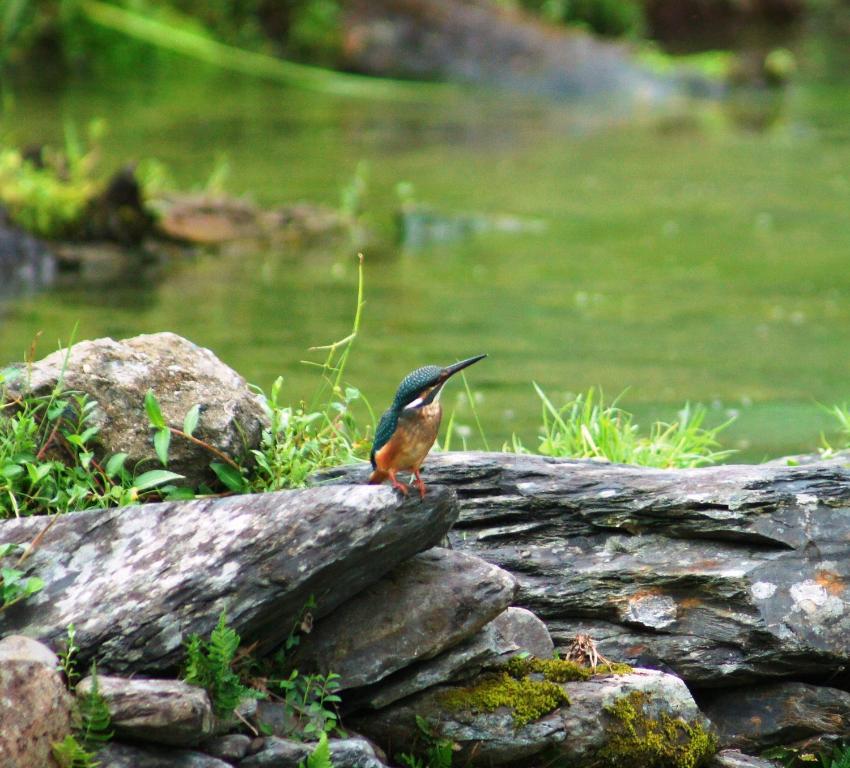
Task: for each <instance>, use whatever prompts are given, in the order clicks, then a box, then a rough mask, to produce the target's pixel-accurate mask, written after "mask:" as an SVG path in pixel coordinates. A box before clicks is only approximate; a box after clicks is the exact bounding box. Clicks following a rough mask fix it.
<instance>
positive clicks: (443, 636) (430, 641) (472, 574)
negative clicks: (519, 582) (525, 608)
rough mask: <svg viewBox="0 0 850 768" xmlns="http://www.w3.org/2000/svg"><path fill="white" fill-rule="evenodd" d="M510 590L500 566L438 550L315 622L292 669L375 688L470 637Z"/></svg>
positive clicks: (502, 603) (419, 557)
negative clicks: (332, 674) (335, 676)
mask: <svg viewBox="0 0 850 768" xmlns="http://www.w3.org/2000/svg"><path fill="white" fill-rule="evenodd" d="M515 592H516V580H515V579H514V578H513V576H511V575H510V574H509V573H507V572H506V571H503V570H502V569H501V568H497V567H496V566H495V565H490V563H487V562H485V561H484V560H481V558H478V557H474V556H472V555H467V554H464V553H462V552H453V551H452V550H448V549H441V548H439V547H437V548H434V549H431V550H428V551H427V552H422V553H421V554H419V555H416V556H415V557H413V558H411V559H410V560H408V561H407V562H405V563H402V564H401V565H399V566H397V567H396V568H394V569H393V570H392V571H391V572H390V573H388V574H387V575H386V576H384V578H382V579H380V580H379V581H377V582H375V583H374V584H372V585H370V586H369V587H367V588H366V589H364V590H363V591H362V592H360V593H359V594H358V595H356V596H355V597H354V598H352V599H351V600H349V601H347V602H346V603H345V604H344V605H341V606H340V607H339V608H337V609H336V610H335V611H334V612H333V613H332V614H331V615H329V616H327V617H326V618H324V619H322V620H321V621H319V622H318V623H317V624H316V625H315V627H314V628H313V631H312V632H311V634H310V635H309V636H308V637H306V638H304V640H303V641H302V644H301V646H300V647H299V649H298V654H297V656H296V658H295V660H294V661H293V664H294V665H295V666H296V667H298V668H299V669H300V670H302V671H303V670H304V669H305V667H312V668H318V669H319V671H321V672H323V673H325V674H327V673H328V672H335V673H336V674H338V675H339V676H340V678H339V683H340V690H342V689H345V688H356V687H358V686H362V685H368V684H370V683H376V682H378V681H379V680H383V679H384V678H385V677H387V676H388V675H390V674H392V673H393V672H396V671H398V670H399V669H402V668H403V667H407V666H409V665H410V664H413V663H414V662H417V661H424V660H426V659H430V658H432V657H434V656H436V655H437V654H438V653H440V652H441V651H444V650H445V649H447V648H451V647H452V646H454V645H457V643H459V642H461V641H462V640H465V639H466V638H468V637H470V636H471V635H473V634H475V633H476V632H477V631H478V630H479V629H481V627H483V626H484V625H485V624H486V623H487V622H489V621H490V620H491V619H494V618H495V617H496V616H497V615H498V614H500V613H501V612H502V611H504V610H505V608H507V607H508V606H509V605H510V603H511V600H512V599H513V597H514V594H515Z"/></svg>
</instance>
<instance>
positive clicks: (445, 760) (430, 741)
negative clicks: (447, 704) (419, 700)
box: [397, 715, 455, 768]
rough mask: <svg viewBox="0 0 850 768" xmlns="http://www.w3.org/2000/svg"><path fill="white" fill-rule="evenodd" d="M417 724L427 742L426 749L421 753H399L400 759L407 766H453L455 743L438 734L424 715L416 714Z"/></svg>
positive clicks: (444, 767) (437, 767)
mask: <svg viewBox="0 0 850 768" xmlns="http://www.w3.org/2000/svg"><path fill="white" fill-rule="evenodd" d="M416 726H417V727H418V728H419V732H420V733H421V735H422V739H423V741H424V742H425V748H424V750H423V751H422V753H421V754H410V753H407V752H402V753H401V754H400V755H397V759H398V761H399V762H400V763H401V764H402V765H405V766H407V768H452V756H453V754H454V750H455V743H454V742H453V741H452V740H451V739H445V738H442V737H440V736H439V735H437V733H436V732H435V731H434V729H433V728H432V727H431V724H430V723H429V722H428V721H427V720H426V719H425V718H424V717H420V716H419V715H416Z"/></svg>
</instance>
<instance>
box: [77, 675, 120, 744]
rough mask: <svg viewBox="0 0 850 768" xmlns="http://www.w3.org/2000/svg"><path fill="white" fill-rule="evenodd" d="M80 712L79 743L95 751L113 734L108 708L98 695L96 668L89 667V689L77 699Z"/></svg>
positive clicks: (101, 696)
mask: <svg viewBox="0 0 850 768" xmlns="http://www.w3.org/2000/svg"><path fill="white" fill-rule="evenodd" d="M78 702H79V711H80V731H79V734H78V735H79V741H80V743H81V744H82V745H83V747H85V749H87V750H92V749H94V750H96V749H98V748H99V747H101V746H103V744H105V743H106V742H107V741H109V740H110V739H111V738H112V736H113V732H112V730H111V728H110V725H111V723H110V717H109V707H108V706H107V704H106V699H104V698H103V695H102V694H101V693H100V689H99V684H98V678H97V666H96V665H95V663H94V662H92V665H91V688H89V690H88V692H87V693H86V694H84V695H83V696H81V697H79V698H78Z"/></svg>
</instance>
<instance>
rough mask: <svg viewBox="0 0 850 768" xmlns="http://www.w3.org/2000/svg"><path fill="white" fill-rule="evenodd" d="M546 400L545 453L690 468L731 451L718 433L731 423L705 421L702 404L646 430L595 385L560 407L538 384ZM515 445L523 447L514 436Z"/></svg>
mask: <svg viewBox="0 0 850 768" xmlns="http://www.w3.org/2000/svg"><path fill="white" fill-rule="evenodd" d="M534 389H535V391H536V392H537V395H538V397H539V398H540V400H541V402H542V405H543V429H542V434H541V437H540V445H539V447H538V452H539V453H541V454H543V455H544V456H557V457H569V458H576V459H605V460H607V461H612V462H617V463H619V464H639V465H641V466H645V467H660V468H663V469H669V468H680V469H681V468H689V467H700V466H705V465H708V464H716V463H717V462H719V461H722V460H724V459H726V458H728V457H729V456H730V455H731V454H732V453H733V452H732V451H728V450H720V443H719V442H718V440H717V436H718V435H719V433H720V432H721V431H722V430H724V429H725V428H726V427H728V426H729V424H731V421H727V422H725V423H724V424H721V425H719V426H717V427H713V428H710V429H709V428H706V427H704V426H703V424H704V422H705V418H706V415H707V412H706V409H705V408H704V407H703V406H694V407H691V406H690V405H685V407H684V408H683V409H682V410H681V411H680V412H679V418H678V420H677V421H675V422H672V423H670V424H667V423H664V422H660V421H657V422H655V423H654V424H653V425H652V426H651V427H650V431H649V434H648V435H642V434H640V432H639V428H638V425H637V424H635V423H634V421H633V416H632V414H630V413H628V412H627V411H624V410H623V409H622V408H620V407H618V406H617V400H614V402H613V403H611V404H606V403H605V400H604V397H603V395H602V392H601V390H600V391H597V390H596V389H595V388H593V387H591V388H590V389H589V390H588V391H587V393H586V394H580V395H578V396H577V397H575V398H574V399H573V400H570V401H568V402H567V403H565V404H564V405H562V406H561V407H560V408H558V407H556V406H555V405H554V404H553V403H552V401H551V400H550V399H549V397H548V396H547V395H546V393H545V392H543V390H542V389H541V388H540V387H539V386H538V385H537V384H534ZM513 448H514V450H518V451H520V452H525V449H524V448H523V447H522V445H521V444H520V443H519V442H518V441H517V440H516V439H515V440H514V446H513Z"/></svg>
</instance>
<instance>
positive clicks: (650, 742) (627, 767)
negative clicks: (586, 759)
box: [599, 691, 718, 768]
mask: <svg viewBox="0 0 850 768" xmlns="http://www.w3.org/2000/svg"><path fill="white" fill-rule="evenodd" d="M646 705H647V696H646V694H645V693H641V692H640V691H634V692H632V693H630V694H629V695H628V696H624V697H622V698H620V699H618V700H617V701H616V702H615V703H614V704H612V705H610V706H608V707H606V708H605V711H606V712H607V713H608V714H609V715H610V716H611V718H612V719H613V721H614V723H613V726H612V728H611V730H610V732H609V733H610V736H609V740H608V743H607V744H606V745H605V746H604V747H603V748H602V750H601V751H600V753H599V757H600V758H602V759H603V760H604V761H605V762H606V764H608V765H611V766H612V767H613V768H631V767H632V766H635V765H640V766H641V767H642V768H699V766H702V765H704V764H705V763H706V762H707V761H708V760H709V759H710V758H711V757H712V755H714V753H715V752H717V749H718V741H717V737H716V736H715V735H714V734H713V733H711V732H710V731H707V730H706V729H705V728H704V727H703V726H702V725H701V724H700V723H687V722H685V721H684V720H683V719H682V718H681V717H673V716H672V715H670V714H668V713H666V712H664V713H661V714H660V715H659V716H658V717H657V718H653V717H650V716H649V715H648V714H647V713H646Z"/></svg>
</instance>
